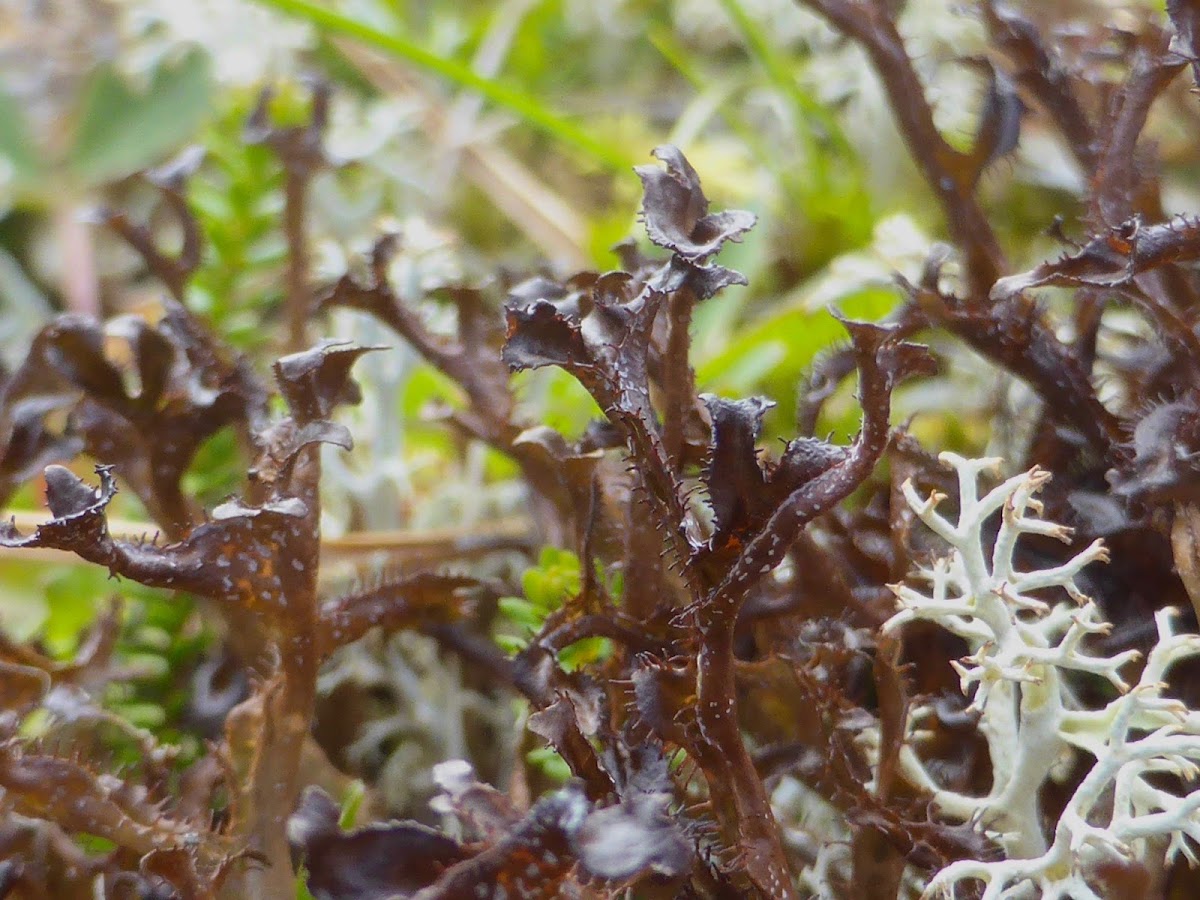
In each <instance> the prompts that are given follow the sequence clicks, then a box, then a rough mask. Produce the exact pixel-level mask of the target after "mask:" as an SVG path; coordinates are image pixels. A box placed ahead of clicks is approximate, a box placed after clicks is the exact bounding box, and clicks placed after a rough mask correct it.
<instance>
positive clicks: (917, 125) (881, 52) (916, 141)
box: [799, 0, 1006, 299]
mask: <svg viewBox="0 0 1200 900" xmlns="http://www.w3.org/2000/svg"><path fill="white" fill-rule="evenodd" d="M799 2H800V3H802V4H803V5H805V6H808V7H809V8H811V9H812V10H814V11H815V12H817V13H819V14H820V15H822V16H824V17H825V18H826V19H828V20H829V22H830V24H832V25H833V26H834V27H835V28H836V29H837V30H838V31H840V32H842V33H843V34H845V35H846V36H847V37H849V38H851V39H853V40H854V41H855V42H856V43H858V44H859V45H860V46H862V48H863V50H865V51H866V53H867V55H868V56H869V57H870V58H871V63H872V65H873V66H874V68H875V70H876V72H877V73H878V74H879V80H880V81H881V82H882V83H883V87H884V90H885V91H886V92H887V95H888V101H889V104H890V105H891V108H892V114H893V115H894V116H895V117H896V123H897V125H898V126H899V129H900V134H901V136H902V137H903V138H904V143H905V144H906V145H907V146H908V151H909V153H910V154H911V155H912V158H913V159H914V160H915V161H916V163H917V165H918V166H919V167H920V169H921V172H922V174H923V175H924V176H925V180H926V182H928V184H929V186H930V188H932V190H933V193H934V195H935V196H936V197H937V199H938V202H939V203H940V204H941V206H942V211H943V213H944V214H945V216H946V222H947V225H948V226H949V228H950V233H951V235H952V236H953V238H954V241H955V243H956V244H958V246H959V248H960V249H961V250H962V252H963V254H964V255H965V256H966V263H967V266H966V268H967V282H968V285H969V287H970V291H971V295H972V296H973V297H975V298H978V299H983V298H986V297H987V295H988V291H989V290H990V289H991V286H992V285H993V284H994V283H995V281H996V279H997V278H999V277H1000V275H1001V273H1003V272H1004V270H1005V268H1006V265H1005V262H1004V254H1003V253H1002V251H1001V250H1000V244H999V242H998V241H997V240H996V234H995V232H994V231H993V230H992V226H991V223H990V222H989V221H988V219H987V216H985V215H984V213H983V209H982V208H981V207H980V206H979V201H978V199H977V198H976V197H975V194H974V190H973V188H974V183H975V180H976V177H977V174H978V173H977V171H976V166H975V165H974V164H973V163H972V161H971V160H970V158H969V157H967V156H965V155H964V154H962V153H959V152H958V151H956V150H954V149H953V148H952V147H951V146H950V145H949V144H947V143H946V141H945V139H944V138H943V137H942V135H941V133H940V132H939V131H938V130H937V126H936V125H935V124H934V121H933V110H932V109H930V107H929V103H928V101H927V100H926V99H925V88H924V86H923V85H922V84H921V79H920V78H919V77H918V76H917V72H916V70H915V69H914V68H913V65H912V59H911V58H910V57H909V55H908V52H907V50H905V47H904V41H903V39H902V38H901V37H900V32H899V31H897V30H896V23H895V21H894V20H893V18H892V14H891V12H890V11H889V9H888V4H885V3H883V2H863V0H799Z"/></svg>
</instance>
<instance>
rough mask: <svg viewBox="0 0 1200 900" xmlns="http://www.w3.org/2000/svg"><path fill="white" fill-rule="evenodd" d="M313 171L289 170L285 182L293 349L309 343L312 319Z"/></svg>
mask: <svg viewBox="0 0 1200 900" xmlns="http://www.w3.org/2000/svg"><path fill="white" fill-rule="evenodd" d="M309 177H310V176H309V175H308V174H307V173H302V172H293V171H289V172H288V173H287V180H286V183H285V186H284V206H283V227H284V234H285V235H286V237H287V243H288V259H287V300H286V310H287V331H288V337H287V349H288V352H289V353H294V352H296V351H299V350H302V349H304V348H305V347H307V346H308V320H309V318H310V317H311V316H312V312H313V309H312V292H311V290H310V288H309V283H308V228H307V225H306V215H307V214H306V208H307V206H308V202H307V201H308V183H309Z"/></svg>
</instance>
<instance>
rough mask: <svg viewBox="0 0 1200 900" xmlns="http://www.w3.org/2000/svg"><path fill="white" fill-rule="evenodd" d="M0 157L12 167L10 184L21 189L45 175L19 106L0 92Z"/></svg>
mask: <svg viewBox="0 0 1200 900" xmlns="http://www.w3.org/2000/svg"><path fill="white" fill-rule="evenodd" d="M0 158H2V159H4V160H5V161H6V162H7V163H8V164H9V165H10V166H12V178H13V184H14V186H15V187H16V189H17V190H18V191H21V190H25V189H27V188H28V187H30V186H31V185H32V184H33V183H34V182H36V181H37V180H38V179H39V178H41V177H42V175H44V174H45V168H44V166H43V165H42V162H41V159H40V158H39V156H38V150H37V147H36V146H35V145H34V143H33V133H32V132H31V131H30V130H29V123H28V122H26V121H25V113H24V112H23V111H22V110H21V105H20V104H19V103H17V101H16V100H14V99H13V98H12V97H10V96H9V95H8V94H6V93H4V92H3V91H0Z"/></svg>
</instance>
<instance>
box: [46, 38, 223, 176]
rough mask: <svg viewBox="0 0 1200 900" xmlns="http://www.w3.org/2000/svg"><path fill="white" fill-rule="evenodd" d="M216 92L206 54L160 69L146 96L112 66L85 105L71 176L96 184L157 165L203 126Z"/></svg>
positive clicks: (97, 77) (99, 76)
mask: <svg viewBox="0 0 1200 900" xmlns="http://www.w3.org/2000/svg"><path fill="white" fill-rule="evenodd" d="M211 89H212V84H211V79H210V77H209V61H208V56H207V54H205V53H203V52H202V51H200V50H193V51H192V52H190V53H188V54H187V56H185V57H184V58H183V59H182V60H180V61H179V63H178V64H176V65H174V66H169V67H168V66H160V67H159V68H158V69H157V70H156V71H155V73H154V76H153V78H152V79H151V81H150V86H149V88H148V89H147V90H146V92H145V93H138V92H135V91H134V90H133V89H132V88H130V86H129V85H128V84H126V83H125V81H124V80H123V79H122V78H121V76H120V75H119V74H118V73H117V71H116V70H115V69H114V68H113V67H112V66H104V67H102V68H100V69H98V70H97V71H96V72H95V74H94V75H93V76H92V79H91V81H90V82H89V84H88V86H87V89H86V90H85V92H84V96H83V100H82V103H81V105H80V118H79V124H78V128H77V130H76V132H75V142H74V145H73V146H72V147H71V150H70V152H69V153H68V155H67V165H68V168H69V170H70V172H71V173H72V175H73V176H74V177H75V178H77V179H79V180H80V182H81V183H82V184H84V185H96V184H102V183H103V182H105V181H111V180H112V179H114V178H117V177H120V176H123V175H128V174H130V173H133V172H136V171H138V170H139V169H144V168H145V167H146V166H149V165H151V164H152V163H154V162H156V161H157V160H158V159H160V158H161V157H162V156H163V155H164V154H165V153H167V152H168V151H170V150H171V149H172V148H174V147H175V146H176V145H178V144H180V143H182V142H183V141H185V140H187V139H188V138H189V137H190V136H191V135H192V134H193V132H195V131H196V129H197V128H198V127H199V126H200V124H201V122H202V121H203V120H204V117H205V116H206V115H207V113H208V110H209V104H210V94H211Z"/></svg>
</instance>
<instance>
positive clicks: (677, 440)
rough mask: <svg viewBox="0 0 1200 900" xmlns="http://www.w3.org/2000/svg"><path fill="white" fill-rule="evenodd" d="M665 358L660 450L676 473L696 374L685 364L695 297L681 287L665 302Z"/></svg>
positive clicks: (663, 365)
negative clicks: (667, 331) (667, 329)
mask: <svg viewBox="0 0 1200 900" xmlns="http://www.w3.org/2000/svg"><path fill="white" fill-rule="evenodd" d="M668 304H669V305H668V307H667V312H668V321H669V322H670V331H669V333H668V335H667V350H666V356H665V358H664V359H663V364H662V380H663V393H664V394H665V398H664V403H663V408H664V410H665V412H664V414H663V446H664V447H665V448H666V451H667V458H668V459H669V460H670V463H671V466H672V468H674V469H675V470H676V471H678V470H679V467H680V460H681V458H682V456H683V428H684V423H685V422H686V421H687V416H688V413H689V412H690V411H691V405H692V398H693V397H695V396H696V386H695V373H694V372H693V371H692V367H691V365H690V364H689V362H688V347H689V346H690V344H691V336H690V335H689V334H688V329H689V328H690V327H691V324H692V310H693V308H694V307H695V305H696V296H695V294H693V293H692V291H691V289H689V288H687V287H684V288H681V289H680V290H678V291H676V292H675V293H674V294H672V295H671V298H670V300H669V301H668Z"/></svg>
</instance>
